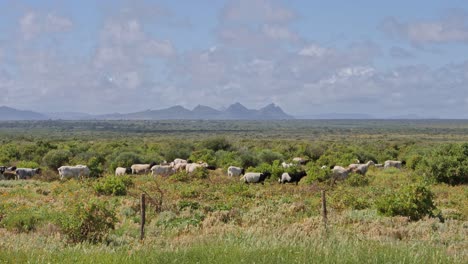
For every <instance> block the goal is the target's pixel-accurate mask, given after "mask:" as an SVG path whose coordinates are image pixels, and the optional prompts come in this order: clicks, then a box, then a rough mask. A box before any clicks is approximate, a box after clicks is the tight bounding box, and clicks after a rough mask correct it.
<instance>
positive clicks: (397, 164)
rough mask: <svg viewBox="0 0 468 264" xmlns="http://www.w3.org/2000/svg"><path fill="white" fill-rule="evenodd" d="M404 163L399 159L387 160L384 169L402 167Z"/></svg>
mask: <svg viewBox="0 0 468 264" xmlns="http://www.w3.org/2000/svg"><path fill="white" fill-rule="evenodd" d="M402 165H403V162H401V161H399V160H387V161H385V163H384V169H388V168H397V169H401V167H402Z"/></svg>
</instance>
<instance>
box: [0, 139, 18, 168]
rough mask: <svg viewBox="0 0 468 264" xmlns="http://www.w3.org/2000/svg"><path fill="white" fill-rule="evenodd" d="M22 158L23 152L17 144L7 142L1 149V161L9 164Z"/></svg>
mask: <svg viewBox="0 0 468 264" xmlns="http://www.w3.org/2000/svg"><path fill="white" fill-rule="evenodd" d="M20 158H21V154H20V152H19V151H18V147H17V146H16V145H15V144H5V145H3V146H2V148H1V149H0V162H1V163H2V164H8V163H10V162H11V161H14V160H19V159H20Z"/></svg>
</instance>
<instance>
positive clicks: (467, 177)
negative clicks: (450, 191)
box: [417, 143, 468, 184]
mask: <svg viewBox="0 0 468 264" xmlns="http://www.w3.org/2000/svg"><path fill="white" fill-rule="evenodd" d="M417 168H418V171H419V172H420V173H422V174H424V175H425V176H426V177H427V179H428V180H430V181H432V182H444V183H448V184H460V183H461V184H463V183H468V143H465V144H461V145H460V144H446V145H442V146H440V147H438V148H436V149H435V150H434V151H433V152H432V153H429V154H428V155H426V156H425V158H424V160H423V161H421V162H420V164H418V167H417Z"/></svg>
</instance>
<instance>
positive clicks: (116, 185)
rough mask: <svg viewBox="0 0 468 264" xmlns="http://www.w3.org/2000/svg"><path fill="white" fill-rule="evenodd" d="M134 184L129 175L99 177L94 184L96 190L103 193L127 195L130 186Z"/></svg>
mask: <svg viewBox="0 0 468 264" xmlns="http://www.w3.org/2000/svg"><path fill="white" fill-rule="evenodd" d="M132 185H133V181H132V179H131V178H130V177H128V176H123V177H122V176H118V177H117V176H107V177H104V178H101V179H99V181H98V182H96V183H95V184H94V186H93V187H94V190H95V191H96V193H98V194H102V195H114V196H120V195H126V194H127V189H128V187H130V186H132Z"/></svg>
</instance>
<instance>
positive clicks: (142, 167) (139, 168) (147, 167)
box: [130, 162, 156, 174]
mask: <svg viewBox="0 0 468 264" xmlns="http://www.w3.org/2000/svg"><path fill="white" fill-rule="evenodd" d="M154 165H156V162H152V163H150V164H133V165H132V166H131V167H130V168H131V169H132V174H148V173H149V172H150V171H151V168H152V167H153V166H154Z"/></svg>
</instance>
